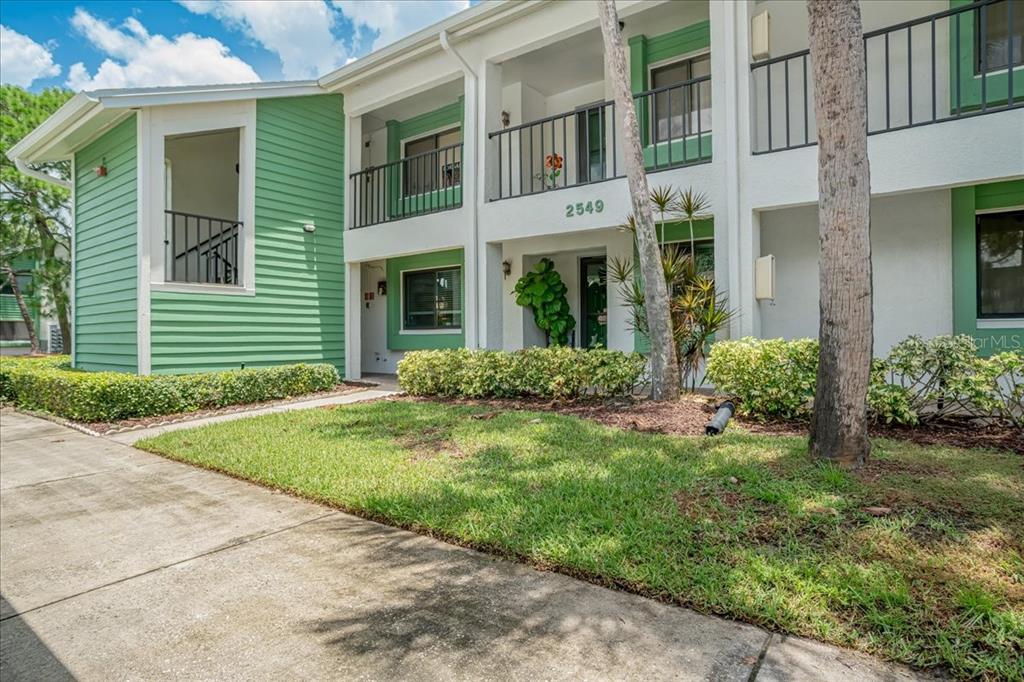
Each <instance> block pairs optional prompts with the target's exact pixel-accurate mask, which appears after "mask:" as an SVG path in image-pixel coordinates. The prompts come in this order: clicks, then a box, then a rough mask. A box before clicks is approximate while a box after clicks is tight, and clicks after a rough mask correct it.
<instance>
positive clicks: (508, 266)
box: [501, 260, 512, 278]
mask: <svg viewBox="0 0 1024 682" xmlns="http://www.w3.org/2000/svg"><path fill="white" fill-rule="evenodd" d="M501 271H502V272H503V273H505V277H506V278H507V277H508V276H509V275H511V274H512V261H510V260H503V261H501Z"/></svg>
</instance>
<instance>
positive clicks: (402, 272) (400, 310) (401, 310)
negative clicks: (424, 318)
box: [398, 263, 466, 336]
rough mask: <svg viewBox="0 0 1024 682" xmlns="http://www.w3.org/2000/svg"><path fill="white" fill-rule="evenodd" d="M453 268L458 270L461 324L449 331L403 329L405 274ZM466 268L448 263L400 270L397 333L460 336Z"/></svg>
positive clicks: (463, 324)
mask: <svg viewBox="0 0 1024 682" xmlns="http://www.w3.org/2000/svg"><path fill="white" fill-rule="evenodd" d="M453 268H458V269H459V311H458V312H459V316H460V317H461V318H462V324H461V325H459V326H458V327H452V328H450V329H406V328H405V274H406V273H407V272H436V271H437V270H451V269H453ZM465 279H466V268H465V267H463V265H462V263H450V264H447V265H431V266H430V267H423V268H409V269H408V270H400V271H399V272H398V319H399V325H398V333H399V334H400V335H403V336H428V335H430V334H461V333H462V328H463V326H465V324H466V319H465V315H466V312H465V311H464V310H463V309H462V308H463V301H462V299H463V298H465V287H466V282H465Z"/></svg>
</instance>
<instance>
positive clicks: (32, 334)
mask: <svg viewBox="0 0 1024 682" xmlns="http://www.w3.org/2000/svg"><path fill="white" fill-rule="evenodd" d="M3 270H4V274H5V275H7V280H8V281H9V282H10V285H11V290H12V291H13V292H14V300H15V301H16V302H17V304H18V310H19V311H20V312H21V319H23V320H24V321H25V327H26V328H27V329H28V340H29V343H30V344H31V345H32V354H33V355H37V354H38V353H39V337H38V336H36V327H35V321H34V320H33V319H32V314H31V313H30V312H29V311H28V306H27V305H25V297H24V296H22V294H21V287H19V286H18V277H17V275H16V273H15V272H14V270H13V269H12V268H11V266H9V265H5V266H3Z"/></svg>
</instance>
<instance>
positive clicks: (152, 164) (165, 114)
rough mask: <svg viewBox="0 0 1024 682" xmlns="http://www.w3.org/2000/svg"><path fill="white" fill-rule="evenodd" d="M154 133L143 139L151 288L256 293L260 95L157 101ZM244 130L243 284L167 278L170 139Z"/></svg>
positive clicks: (240, 170) (143, 190) (240, 155)
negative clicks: (188, 101)
mask: <svg viewBox="0 0 1024 682" xmlns="http://www.w3.org/2000/svg"><path fill="white" fill-rule="evenodd" d="M149 116H150V124H149V126H148V127H147V130H148V136H147V139H146V140H145V142H147V143H148V144H144V145H140V150H139V153H140V156H141V157H144V158H140V162H141V163H142V164H144V167H145V168H146V169H148V171H149V172H148V174H146V175H144V176H143V178H144V182H143V185H144V186H143V187H142V188H141V191H140V203H141V204H142V205H141V209H142V213H143V215H144V216H145V223H144V224H143V225H142V226H141V227H142V228H143V229H145V230H146V231H147V234H148V236H149V239H148V253H147V255H148V259H149V271H150V272H149V275H150V281H149V284H150V290H151V291H167V292H177V293H191V294H219V295H229V296H254V295H255V294H256V239H255V235H254V233H255V227H256V226H255V213H256V207H255V203H256V201H255V199H256V101H255V100H243V101H238V102H229V103H217V104H187V105H175V106H167V107H154V108H153V109H152V110H151V111H150V112H149ZM228 129H237V130H238V219H239V220H240V221H241V223H242V230H241V235H240V242H241V244H240V245H239V252H240V253H241V254H242V257H241V259H240V262H239V264H238V265H239V269H240V277H239V284H203V283H194V282H171V281H167V280H166V251H165V249H164V248H163V244H164V229H165V218H164V209H165V208H166V198H167V197H166V190H165V184H164V173H165V164H164V159H165V151H166V150H165V146H166V139H167V138H168V137H172V136H175V135H184V134H195V133H202V132H214V131H218V130H228Z"/></svg>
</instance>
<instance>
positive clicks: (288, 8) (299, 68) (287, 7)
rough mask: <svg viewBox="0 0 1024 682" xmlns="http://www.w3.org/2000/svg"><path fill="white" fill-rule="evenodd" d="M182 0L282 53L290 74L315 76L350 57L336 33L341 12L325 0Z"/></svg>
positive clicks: (283, 69) (283, 65) (285, 70)
mask: <svg viewBox="0 0 1024 682" xmlns="http://www.w3.org/2000/svg"><path fill="white" fill-rule="evenodd" d="M178 2H179V4H181V5H182V6H183V7H185V8H186V9H188V10H189V11H190V12H193V13H195V14H208V15H210V16H213V17H215V18H216V19H218V20H220V21H221V22H222V23H223V24H225V25H226V26H228V27H229V28H232V29H234V30H237V31H240V32H242V33H243V34H245V35H246V36H248V37H249V38H251V39H252V40H254V41H256V42H257V43H259V44H260V45H262V46H263V47H264V48H266V49H267V50H269V51H270V52H273V53H275V54H277V56H278V58H279V59H280V60H281V72H282V73H283V74H284V77H285V78H289V79H294V78H316V77H317V76H320V75H322V74H324V73H327V72H328V71H331V70H333V69H335V68H337V67H338V66H341V65H342V64H344V63H345V60H346V59H347V58H348V56H349V55H348V50H347V49H346V47H345V45H344V43H342V42H341V41H340V40H338V39H337V38H335V36H334V34H333V33H332V32H331V29H332V28H333V27H334V24H335V19H336V17H335V14H334V12H333V11H332V10H331V8H330V7H329V6H328V5H327V4H326V3H324V2H323V0H301V1H299V0H292V1H291V2H249V1H247V0H220V1H215V0H178ZM370 4H373V3H370Z"/></svg>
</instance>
